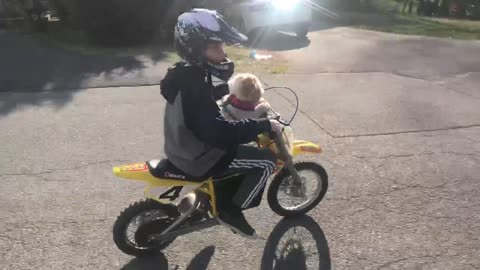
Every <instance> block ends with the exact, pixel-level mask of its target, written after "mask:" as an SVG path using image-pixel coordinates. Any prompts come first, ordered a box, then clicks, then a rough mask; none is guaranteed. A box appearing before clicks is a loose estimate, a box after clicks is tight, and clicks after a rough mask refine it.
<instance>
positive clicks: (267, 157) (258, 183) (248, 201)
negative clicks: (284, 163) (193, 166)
mask: <svg viewBox="0 0 480 270" xmlns="http://www.w3.org/2000/svg"><path fill="white" fill-rule="evenodd" d="M276 161H277V158H276V156H275V154H274V153H273V152H272V151H270V150H268V149H260V148H258V147H254V146H246V145H241V146H239V148H238V151H237V155H236V156H235V158H234V159H233V161H232V162H231V164H230V165H229V166H228V168H227V169H226V170H225V171H224V172H223V174H222V175H223V177H228V176H232V175H235V174H238V175H239V176H238V177H231V178H225V179H221V180H217V183H216V191H217V192H216V193H217V201H218V202H219V205H218V206H219V209H223V208H226V207H227V206H228V205H229V203H231V202H233V204H234V205H235V206H236V207H239V208H241V209H249V208H253V207H256V206H258V205H259V204H260V201H261V198H262V195H263V192H264V190H265V185H266V184H267V179H268V178H269V177H270V175H272V173H273V169H274V168H275V164H276Z"/></svg>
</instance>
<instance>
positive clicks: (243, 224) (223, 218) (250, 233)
mask: <svg viewBox="0 0 480 270" xmlns="http://www.w3.org/2000/svg"><path fill="white" fill-rule="evenodd" d="M218 221H219V222H220V224H222V225H225V226H227V227H228V228H230V229H231V230H232V231H233V232H234V233H238V234H240V235H242V236H243V237H246V238H249V239H257V238H258V236H257V232H256V231H255V229H254V228H252V226H250V224H248V221H247V219H245V216H244V215H243V213H242V211H241V210H240V209H238V210H237V209H234V210H233V209H232V210H228V211H222V212H220V213H219V215H218Z"/></svg>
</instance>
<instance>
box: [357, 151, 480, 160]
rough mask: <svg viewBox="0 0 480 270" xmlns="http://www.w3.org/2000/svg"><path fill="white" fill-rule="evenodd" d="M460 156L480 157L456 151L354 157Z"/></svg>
mask: <svg viewBox="0 0 480 270" xmlns="http://www.w3.org/2000/svg"><path fill="white" fill-rule="evenodd" d="M445 154H449V155H458V156H480V154H475V153H461V152H454V151H446V152H425V153H412V154H392V155H386V156H357V155H352V157H355V158H359V159H389V158H406V157H414V156H431V155H445Z"/></svg>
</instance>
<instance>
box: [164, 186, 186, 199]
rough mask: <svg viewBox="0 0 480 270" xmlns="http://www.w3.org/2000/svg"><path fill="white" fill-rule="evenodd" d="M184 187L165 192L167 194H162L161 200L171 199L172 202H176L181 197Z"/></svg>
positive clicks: (176, 187)
mask: <svg viewBox="0 0 480 270" xmlns="http://www.w3.org/2000/svg"><path fill="white" fill-rule="evenodd" d="M182 189H183V187H182V186H175V187H172V188H171V189H169V190H167V191H165V193H163V194H161V195H160V197H158V198H159V199H170V201H175V200H176V199H177V198H178V197H179V196H180V192H181V191H182Z"/></svg>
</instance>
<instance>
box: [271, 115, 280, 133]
mask: <svg viewBox="0 0 480 270" xmlns="http://www.w3.org/2000/svg"><path fill="white" fill-rule="evenodd" d="M270 126H271V127H272V132H274V133H275V134H277V135H280V134H282V129H283V125H282V124H280V122H278V121H277V120H273V119H270Z"/></svg>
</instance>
